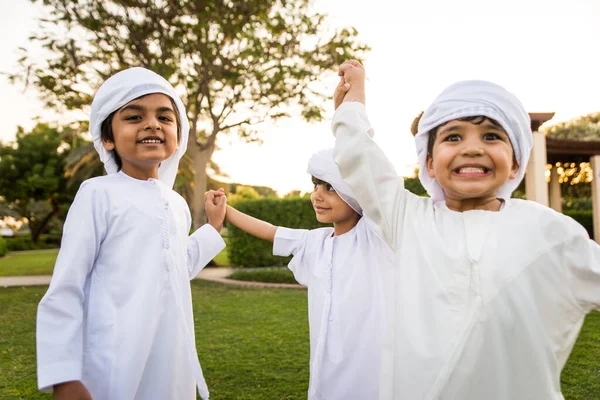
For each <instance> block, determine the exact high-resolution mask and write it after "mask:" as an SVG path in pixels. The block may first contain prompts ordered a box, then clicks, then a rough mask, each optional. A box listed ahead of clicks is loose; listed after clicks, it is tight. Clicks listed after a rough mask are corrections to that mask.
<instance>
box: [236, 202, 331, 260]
mask: <svg viewBox="0 0 600 400" xmlns="http://www.w3.org/2000/svg"><path fill="white" fill-rule="evenodd" d="M234 207H235V208H236V209H238V210H240V211H241V212H243V213H245V214H248V215H251V216H253V217H255V218H258V219H261V220H263V221H267V222H270V223H271V224H273V225H275V226H285V227H286V228H296V229H300V228H302V229H314V228H319V227H323V226H326V225H324V224H321V223H319V222H318V221H317V219H316V217H315V211H314V210H313V208H312V204H311V202H310V199H309V198H301V197H288V198H284V199H278V198H261V199H254V200H239V201H237V202H235V204H234ZM227 231H228V232H227V233H228V236H229V248H228V250H229V251H228V253H229V261H230V262H231V264H232V265H242V266H246V267H265V266H273V265H286V264H287V263H288V262H289V260H290V259H291V257H276V256H273V244H272V243H271V242H268V241H266V240H260V239H257V238H255V237H253V236H250V235H248V234H247V233H245V232H242V231H241V230H240V229H238V228H236V227H235V226H232V225H227Z"/></svg>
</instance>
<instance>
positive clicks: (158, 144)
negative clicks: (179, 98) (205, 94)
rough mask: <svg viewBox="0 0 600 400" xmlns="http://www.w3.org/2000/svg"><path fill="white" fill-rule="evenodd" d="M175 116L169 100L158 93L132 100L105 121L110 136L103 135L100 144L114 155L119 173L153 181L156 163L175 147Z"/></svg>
mask: <svg viewBox="0 0 600 400" xmlns="http://www.w3.org/2000/svg"><path fill="white" fill-rule="evenodd" d="M176 113H177V109H176V108H175V106H174V105H173V102H172V100H171V98H170V97H169V96H167V95H164V94H162V93H152V94H149V95H146V96H143V97H140V98H137V99H135V100H132V101H130V102H129V103H127V104H126V105H124V106H123V107H121V108H120V109H118V110H117V111H115V112H114V113H113V114H112V119H111V120H110V121H109V119H108V118H107V121H106V122H107V123H108V122H110V127H111V131H112V132H111V133H112V135H105V134H104V132H103V136H102V144H103V146H104V148H105V149H106V150H108V151H112V150H114V151H115V152H116V155H117V156H118V157H119V159H120V163H121V170H122V171H123V172H125V173H126V174H127V175H129V176H132V177H134V178H138V179H147V178H157V177H158V167H159V165H160V163H161V162H163V161H164V160H166V159H168V158H169V157H171V155H173V153H175V150H176V149H177V146H178V126H179V125H178V118H177V114H176ZM109 118H110V117H109ZM109 136H112V138H111V137H109Z"/></svg>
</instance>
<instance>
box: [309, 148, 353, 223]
mask: <svg viewBox="0 0 600 400" xmlns="http://www.w3.org/2000/svg"><path fill="white" fill-rule="evenodd" d="M307 172H308V173H309V174H311V175H312V176H314V177H315V178H317V179H320V180H322V181H323V182H327V183H329V184H330V185H331V187H333V189H334V190H335V191H336V193H337V194H338V195H339V196H340V197H341V199H342V200H344V202H346V204H348V205H349V206H350V208H352V209H353V210H354V211H356V212H357V213H358V214H359V215H362V208H361V207H360V206H359V205H358V201H356V198H355V197H354V193H353V192H352V189H350V186H348V184H347V183H346V182H344V180H343V179H342V175H341V174H340V169H339V168H338V166H337V164H336V163H335V160H334V159H333V149H325V150H321V151H319V152H317V153H315V154H313V155H312V157H311V158H310V160H309V161H308V171H307Z"/></svg>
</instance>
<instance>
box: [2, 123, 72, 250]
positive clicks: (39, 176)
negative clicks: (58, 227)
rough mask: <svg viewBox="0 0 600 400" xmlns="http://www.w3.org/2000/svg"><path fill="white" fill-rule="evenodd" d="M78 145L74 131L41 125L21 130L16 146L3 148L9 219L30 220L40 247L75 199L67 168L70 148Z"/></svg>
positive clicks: (18, 132) (4, 192)
mask: <svg viewBox="0 0 600 400" xmlns="http://www.w3.org/2000/svg"><path fill="white" fill-rule="evenodd" d="M74 138H75V139H74ZM78 144H79V139H76V135H73V131H72V130H71V129H69V128H63V129H58V128H56V127H51V126H49V125H48V124H41V123H40V124H38V125H36V126H35V127H34V128H33V129H32V131H31V132H30V133H26V132H25V131H24V130H23V128H21V127H19V128H18V131H17V137H16V143H15V145H14V146H13V145H2V146H0V193H2V197H3V202H4V203H5V204H6V205H5V206H4V207H3V208H6V209H7V210H5V211H8V212H7V213H6V214H7V215H13V216H19V217H25V218H27V220H28V221H29V228H30V230H31V238H32V239H33V241H34V242H36V243H37V241H38V239H39V237H40V235H41V234H42V233H43V232H44V230H45V229H46V227H47V226H48V224H49V223H50V221H51V220H52V218H53V217H55V216H57V215H58V214H59V212H60V211H61V206H62V205H65V204H69V203H70V202H71V201H72V199H73V194H74V188H72V187H70V186H69V185H68V184H67V178H65V176H64V172H63V171H64V170H63V168H64V159H65V157H66V155H67V152H68V150H69V148H71V146H77V145H78Z"/></svg>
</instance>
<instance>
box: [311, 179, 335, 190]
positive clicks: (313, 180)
mask: <svg viewBox="0 0 600 400" xmlns="http://www.w3.org/2000/svg"><path fill="white" fill-rule="evenodd" d="M311 180H312V183H313V185H315V186H317V185H325V186H329V187H331V188H332V189H333V190H335V188H334V187H333V185H331V183H329V182H325V181H324V180H321V179H319V178H316V177H314V176H311Z"/></svg>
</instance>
